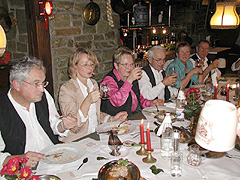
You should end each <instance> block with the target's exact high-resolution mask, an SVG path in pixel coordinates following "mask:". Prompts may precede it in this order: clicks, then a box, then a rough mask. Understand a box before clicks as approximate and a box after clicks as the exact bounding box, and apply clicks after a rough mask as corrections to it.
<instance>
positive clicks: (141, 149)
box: [136, 119, 147, 156]
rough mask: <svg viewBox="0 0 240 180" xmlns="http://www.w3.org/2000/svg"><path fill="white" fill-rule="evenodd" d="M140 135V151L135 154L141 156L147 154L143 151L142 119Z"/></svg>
mask: <svg viewBox="0 0 240 180" xmlns="http://www.w3.org/2000/svg"><path fill="white" fill-rule="evenodd" d="M140 134H141V142H140V146H141V147H140V149H139V150H138V151H137V152H136V154H137V155H139V156H143V155H146V154H147V151H146V149H145V141H144V125H143V119H142V120H141V124H140Z"/></svg>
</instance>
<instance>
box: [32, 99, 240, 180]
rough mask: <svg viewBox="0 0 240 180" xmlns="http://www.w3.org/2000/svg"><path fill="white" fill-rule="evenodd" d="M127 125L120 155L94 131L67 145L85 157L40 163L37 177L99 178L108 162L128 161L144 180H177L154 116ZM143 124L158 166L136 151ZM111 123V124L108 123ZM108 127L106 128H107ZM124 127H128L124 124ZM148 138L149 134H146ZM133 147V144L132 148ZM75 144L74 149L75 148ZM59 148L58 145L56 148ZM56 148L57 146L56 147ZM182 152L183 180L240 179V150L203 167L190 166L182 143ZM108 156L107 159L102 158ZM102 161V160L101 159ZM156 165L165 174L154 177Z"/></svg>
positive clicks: (183, 123) (105, 135)
mask: <svg viewBox="0 0 240 180" xmlns="http://www.w3.org/2000/svg"><path fill="white" fill-rule="evenodd" d="M173 106H174V103H171V102H170V103H165V104H164V107H170V108H174V107H173ZM133 117H135V119H134V118H130V119H131V120H128V121H127V122H125V123H126V124H127V125H128V126H130V127H131V131H129V132H128V133H124V134H121V135H118V137H119V139H120V141H121V142H122V143H123V146H122V147H121V148H120V153H121V154H120V155H119V156H112V155H110V151H111V150H110V148H109V147H108V139H109V134H108V133H97V132H94V133H92V134H90V135H88V136H86V137H83V138H81V139H79V140H77V141H75V142H71V143H65V144H64V146H70V147H75V148H76V150H79V151H81V152H79V153H80V154H81V155H80V156H78V157H77V158H76V159H74V160H73V161H70V162H66V163H60V164H58V163H57V162H56V163H53V164H52V163H48V162H45V161H42V160H41V161H40V162H39V164H38V167H37V169H36V171H35V172H36V174H39V175H42V174H53V175H56V176H58V177H59V178H60V179H62V180H74V179H76V180H92V179H97V178H98V173H99V170H100V169H101V167H103V166H104V165H105V164H106V163H108V162H110V161H113V160H119V159H124V160H128V161H130V162H132V163H133V164H135V165H136V166H137V167H138V169H139V171H140V175H141V177H142V179H143V180H144V179H146V180H161V179H163V180H166V179H176V177H172V176H171V169H170V160H164V159H163V158H162V157H161V154H160V137H158V136H157V135H156V134H155V132H154V130H155V128H156V125H155V124H154V122H155V121H156V119H155V118H154V117H152V118H151V117H150V116H147V117H145V118H144V120H142V119H143V118H142V119H140V118H138V117H142V113H139V114H138V115H135V116H133ZM141 121H143V124H144V130H145V131H146V130H147V124H148V123H149V124H150V130H152V131H151V132H150V138H151V147H152V149H153V152H152V156H153V157H154V158H156V160H157V161H156V162H155V163H144V162H143V158H145V157H146V155H145V156H140V155H137V154H136V152H137V151H138V150H139V149H140V146H138V144H139V142H140V124H141ZM189 123H190V122H189V121H188V120H183V121H182V120H181V121H178V120H177V121H176V122H174V123H173V126H184V127H187V126H188V125H189ZM107 124H108V123H107ZM107 124H106V125H105V126H106V127H107ZM123 125H124V124H123ZM145 138H146V135H145ZM129 144H130V145H129ZM72 145H73V146H72ZM55 146H56V145H55ZM52 149H54V146H53V147H52ZM179 151H180V152H182V154H183V158H182V163H181V168H182V174H181V177H178V178H177V179H179V180H180V179H181V180H193V179H194V180H237V179H240V150H238V149H235V148H234V149H232V150H230V151H228V152H226V155H229V154H230V155H232V156H231V157H232V158H230V157H227V156H226V155H224V156H223V157H221V158H205V159H203V161H202V162H201V164H200V165H199V166H191V165H189V164H188V163H187V155H188V154H189V147H188V143H180V145H179ZM86 157H87V158H88V162H86V163H84V164H83V165H82V166H81V168H80V169H78V167H79V166H80V165H81V164H82V162H83V160H84V159H85V158H86ZM100 157H101V158H103V157H104V159H101V158H100ZM99 158H100V160H99ZM152 165H155V166H156V167H157V168H159V169H162V170H163V172H160V173H158V174H156V175H155V174H153V173H152V171H151V169H150V167H151V166H152Z"/></svg>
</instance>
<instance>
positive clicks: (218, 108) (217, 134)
mask: <svg viewBox="0 0 240 180" xmlns="http://www.w3.org/2000/svg"><path fill="white" fill-rule="evenodd" d="M237 126H238V116H237V108H236V107H235V106H234V105H233V104H231V103H229V102H227V101H223V100H209V101H207V102H206V103H205V105H204V107H203V109H202V111H201V114H200V116H199V120H198V125H197V131H196V135H195V140H196V142H197V143H198V144H199V145H200V146H201V147H203V148H205V149H208V150H210V151H215V152H225V151H229V150H231V149H232V148H234V146H235V140H236V134H237Z"/></svg>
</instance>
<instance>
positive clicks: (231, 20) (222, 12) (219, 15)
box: [210, 2, 239, 29]
mask: <svg viewBox="0 0 240 180" xmlns="http://www.w3.org/2000/svg"><path fill="white" fill-rule="evenodd" d="M210 26H211V28H212V29H236V28H237V27H238V26H239V15H238V14H237V11H236V3H234V2H219V3H217V4H216V12H215V14H214V15H213V16H212V18H211V20H210Z"/></svg>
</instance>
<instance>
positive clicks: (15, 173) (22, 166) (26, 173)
mask: <svg viewBox="0 0 240 180" xmlns="http://www.w3.org/2000/svg"><path fill="white" fill-rule="evenodd" d="M27 161H28V158H22V159H21V158H20V157H19V156H16V157H14V158H12V159H10V160H9V161H8V162H7V164H6V165H5V166H3V168H2V170H1V176H3V177H4V178H5V179H7V180H16V179H24V180H40V178H39V177H38V176H36V175H33V172H32V169H31V167H30V166H26V163H27Z"/></svg>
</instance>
